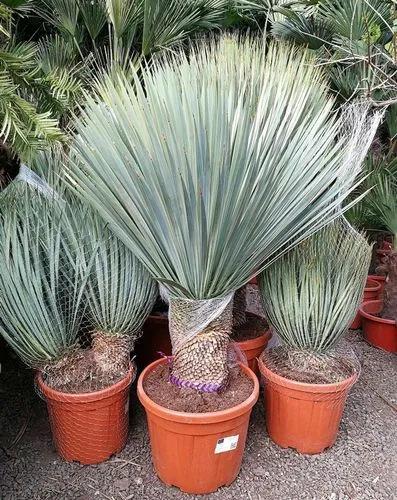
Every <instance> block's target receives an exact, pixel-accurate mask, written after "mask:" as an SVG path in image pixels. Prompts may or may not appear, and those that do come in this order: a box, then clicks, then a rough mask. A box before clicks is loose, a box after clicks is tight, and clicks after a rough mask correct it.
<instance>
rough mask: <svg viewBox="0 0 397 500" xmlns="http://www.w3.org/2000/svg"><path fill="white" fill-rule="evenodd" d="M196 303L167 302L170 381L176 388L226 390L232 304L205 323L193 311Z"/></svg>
mask: <svg viewBox="0 0 397 500" xmlns="http://www.w3.org/2000/svg"><path fill="white" fill-rule="evenodd" d="M197 303H198V301H185V300H179V299H171V301H170V334H171V341H172V349H173V356H174V358H173V363H172V368H171V377H170V381H171V382H172V383H173V384H175V385H177V386H178V387H184V388H191V389H196V390H198V391H200V392H217V391H219V390H221V389H224V388H225V387H226V386H227V383H228V378H229V369H228V349H229V343H230V337H229V335H230V333H231V330H232V321H233V320H232V300H230V301H229V303H228V304H227V305H226V307H225V308H224V309H223V310H222V311H221V312H220V314H219V315H217V316H216V317H214V319H212V317H213V316H214V314H213V313H212V312H209V313H208V316H207V320H206V317H203V316H201V314H200V312H199V310H198V309H197V308H196V305H197ZM210 318H211V319H212V320H211V319H210ZM200 325H202V327H201V328H200ZM193 332H194V333H193ZM190 334H192V335H191V336H190Z"/></svg>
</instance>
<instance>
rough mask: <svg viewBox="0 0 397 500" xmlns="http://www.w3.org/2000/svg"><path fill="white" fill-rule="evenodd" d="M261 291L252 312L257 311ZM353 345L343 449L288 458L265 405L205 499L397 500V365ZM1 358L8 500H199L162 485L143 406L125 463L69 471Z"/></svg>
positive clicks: (135, 408) (25, 386) (3, 486)
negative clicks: (223, 481)
mask: <svg viewBox="0 0 397 500" xmlns="http://www.w3.org/2000/svg"><path fill="white" fill-rule="evenodd" d="M252 290H253V288H251V290H250V292H249V299H250V300H249V303H250V309H251V310H253V311H255V310H257V308H258V305H257V300H256V298H255V296H254V294H253V293H252ZM348 342H349V343H351V344H352V345H353V346H354V347H355V348H356V349H357V350H358V352H359V355H360V358H361V362H362V375H361V377H360V379H359V381H358V383H357V384H356V386H355V387H354V388H353V390H352V392H351V394H350V396H349V398H348V402H347V406H346V411H345V413H344V417H343V420H342V424H341V429H340V435H339V438H338V440H337V442H336V444H335V445H334V447H333V448H332V449H330V450H328V451H326V452H325V453H323V454H321V455H316V456H302V455H299V454H298V453H296V452H295V451H293V450H283V449H280V448H279V447H278V446H276V445H275V444H273V443H272V442H271V441H270V439H269V437H268V436H267V433H266V429H265V426H264V411H263V400H262V398H260V400H259V402H258V404H257V405H256V407H255V408H254V411H253V414H252V417H251V423H250V428H249V435H248V440H247V447H246V451H245V456H244V461H243V466H242V469H241V472H240V475H239V476H238V478H237V480H236V481H235V482H234V483H233V484H232V485H231V486H230V487H228V488H221V489H220V490H218V491H217V492H216V493H214V494H212V495H208V496H201V497H196V498H214V499H250V500H256V499H258V500H259V499H266V500H273V499H274V500H290V499H291V500H295V499H299V500H305V499H313V500H314V499H316V500H320V499H330V500H344V499H346V500H347V499H359V500H365V499H385V500H392V499H397V425H396V423H397V418H396V417H397V358H396V356H393V355H392V354H388V353H385V352H382V351H380V350H377V349H374V348H372V347H370V346H368V345H367V344H365V343H364V342H363V341H362V340H361V339H360V334H359V333H353V332H350V333H349V335H348ZM0 350H2V351H3V357H4V358H5V359H3V362H2V374H1V375H0V398H1V406H0V446H1V448H0V499H2V500H14V499H16V500H25V499H29V500H33V499H40V500H47V499H48V500H53V499H59V500H63V499H73V500H91V499H93V500H96V499H108V500H109V499H114V500H122V499H124V500H127V499H139V500H141V499H142V500H144V499H156V500H168V499H183V498H195V497H194V496H191V495H190V496H189V495H184V494H182V493H181V492H180V491H179V490H177V489H176V488H167V487H166V486H164V485H163V484H162V483H161V482H160V481H159V480H158V479H157V477H156V475H155V474H154V472H153V469H152V465H151V459H150V448H149V439H148V434H147V427H146V422H145V415H144V412H143V410H142V408H141V407H140V405H139V403H138V402H137V401H136V400H134V399H133V401H132V402H131V410H132V411H131V428H130V435H129V439H128V444H127V446H126V448H125V449H124V450H123V452H122V453H120V454H119V455H118V456H117V457H113V458H111V459H110V460H109V461H108V462H105V463H103V464H100V465H97V466H82V465H78V464H74V463H73V464H70V463H65V462H63V461H62V460H61V459H60V458H58V456H57V454H56V452H55V450H54V447H53V445H52V442H51V435H50V430H49V426H48V421H47V416H46V408H45V404H44V402H43V401H41V400H40V399H39V397H38V396H37V395H36V394H35V392H34V390H33V384H32V376H31V373H30V372H29V371H28V370H25V369H23V368H22V367H21V365H20V364H19V363H18V362H17V361H16V360H15V358H13V357H12V356H10V355H7V356H5V354H4V347H3V346H0ZM133 390H134V389H133ZM13 441H15V444H14V445H13Z"/></svg>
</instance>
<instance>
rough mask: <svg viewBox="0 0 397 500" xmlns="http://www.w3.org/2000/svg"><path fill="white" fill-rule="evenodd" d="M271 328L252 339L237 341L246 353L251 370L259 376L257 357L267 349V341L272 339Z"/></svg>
mask: <svg viewBox="0 0 397 500" xmlns="http://www.w3.org/2000/svg"><path fill="white" fill-rule="evenodd" d="M271 336H272V334H271V332H270V330H266V331H265V332H264V333H263V334H262V335H260V336H259V337H256V338H254V339H250V340H244V341H243V342H236V344H237V345H238V346H239V348H240V349H241V350H242V351H243V353H244V354H245V356H246V358H247V361H248V366H249V367H250V368H251V370H252V371H253V372H254V373H255V374H256V376H259V368H258V360H257V358H258V357H259V356H260V355H261V354H262V352H263V351H264V350H265V349H266V346H267V343H268V342H269V340H270V339H271Z"/></svg>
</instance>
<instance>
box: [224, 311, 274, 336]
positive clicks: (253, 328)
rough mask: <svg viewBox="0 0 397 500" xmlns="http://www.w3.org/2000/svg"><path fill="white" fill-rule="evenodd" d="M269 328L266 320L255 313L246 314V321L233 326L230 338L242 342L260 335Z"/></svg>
mask: <svg viewBox="0 0 397 500" xmlns="http://www.w3.org/2000/svg"><path fill="white" fill-rule="evenodd" d="M268 328H269V325H268V324H267V321H266V320H265V319H264V318H261V317H260V316H257V315H256V314H247V321H246V322H245V323H244V324H243V325H239V326H237V327H234V328H233V333H232V339H233V340H234V341H235V342H244V341H245V340H252V339H256V338H257V337H260V336H261V335H263V334H264V333H265V331H266V330H267V329H268Z"/></svg>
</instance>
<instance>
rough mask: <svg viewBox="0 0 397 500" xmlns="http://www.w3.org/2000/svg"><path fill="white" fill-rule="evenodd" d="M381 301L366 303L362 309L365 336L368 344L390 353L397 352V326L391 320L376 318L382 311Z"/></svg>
mask: <svg viewBox="0 0 397 500" xmlns="http://www.w3.org/2000/svg"><path fill="white" fill-rule="evenodd" d="M382 308H383V303H382V301H381V300H370V301H368V302H364V304H362V305H361V308H360V314H361V318H362V324H363V335H364V338H365V340H366V341H367V342H369V343H370V344H372V345H373V346H375V347H379V348H380V349H384V350H385V351H389V352H397V325H396V322H395V321H393V320H391V319H383V318H379V317H378V316H376V314H379V313H380V312H381V311H382Z"/></svg>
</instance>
